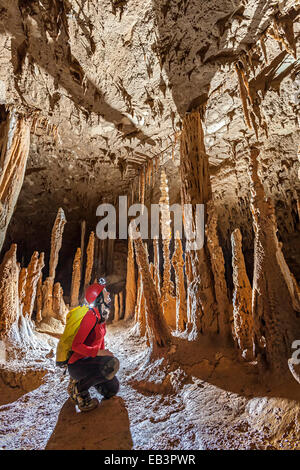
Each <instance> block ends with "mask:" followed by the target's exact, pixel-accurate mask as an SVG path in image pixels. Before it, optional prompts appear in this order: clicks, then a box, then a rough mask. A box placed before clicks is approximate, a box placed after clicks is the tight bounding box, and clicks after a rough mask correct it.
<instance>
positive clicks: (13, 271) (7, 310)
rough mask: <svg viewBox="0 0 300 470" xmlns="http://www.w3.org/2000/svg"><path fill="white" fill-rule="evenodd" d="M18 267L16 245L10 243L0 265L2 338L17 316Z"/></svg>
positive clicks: (0, 335) (0, 334)
mask: <svg viewBox="0 0 300 470" xmlns="http://www.w3.org/2000/svg"><path fill="white" fill-rule="evenodd" d="M18 280H19V267H18V265H17V245H15V244H13V245H11V247H10V249H9V250H8V251H7V252H6V253H5V255H4V258H3V261H2V263H1V265H0V337H1V338H3V337H4V336H5V335H6V334H7V332H8V331H9V330H10V328H11V327H12V325H13V324H14V322H15V321H16V320H17V318H18V312H19V297H18Z"/></svg>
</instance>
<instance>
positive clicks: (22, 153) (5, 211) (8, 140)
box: [0, 110, 31, 251]
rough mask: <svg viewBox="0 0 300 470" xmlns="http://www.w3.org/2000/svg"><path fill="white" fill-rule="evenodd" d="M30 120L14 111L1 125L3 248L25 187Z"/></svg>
mask: <svg viewBox="0 0 300 470" xmlns="http://www.w3.org/2000/svg"><path fill="white" fill-rule="evenodd" d="M30 127H31V119H30V117H28V118H26V117H24V116H21V115H19V114H18V113H17V112H16V111H15V110H11V111H10V112H7V113H6V116H5V120H4V122H2V123H1V124H0V168H1V175H0V204H1V207H0V251H1V249H2V246H3V242H4V239H5V234H6V230H7V227H8V224H9V222H10V219H11V217H12V214H13V212H14V209H15V205H16V202H17V200H18V196H19V193H20V190H21V188H22V184H23V180H24V174H25V169H26V164H27V158H28V152H29V145H30Z"/></svg>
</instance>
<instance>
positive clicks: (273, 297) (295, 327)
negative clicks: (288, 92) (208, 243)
mask: <svg viewBox="0 0 300 470" xmlns="http://www.w3.org/2000/svg"><path fill="white" fill-rule="evenodd" d="M258 155H259V150H258V149H257V148H255V147H252V148H251V150H250V158H249V163H250V165H249V177H250V189H251V211H252V217H253V228H254V233H255V240H254V274H253V296H252V314H253V319H254V344H255V353H256V355H257V357H258V359H259V361H260V363H261V364H263V365H265V366H267V367H269V368H270V370H271V371H272V372H275V373H278V374H281V373H282V372H284V371H286V370H287V360H288V358H289V357H291V352H292V350H291V345H292V343H293V341H294V340H296V339H298V338H299V337H300V336H299V335H300V326H299V320H298V319H297V317H296V312H295V309H294V299H293V298H292V296H291V294H290V290H289V288H288V280H287V279H286V276H285V271H284V270H282V268H281V263H280V260H282V258H283V255H282V252H281V247H280V245H279V243H278V239H277V236H276V232H277V224H276V218H275V212H274V207H273V205H272V203H271V200H270V199H266V198H265V193H264V188H263V185H262V183H261V181H260V179H259V176H258V160H257V157H258Z"/></svg>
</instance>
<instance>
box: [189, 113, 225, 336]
mask: <svg viewBox="0 0 300 470" xmlns="http://www.w3.org/2000/svg"><path fill="white" fill-rule="evenodd" d="M180 171H181V184H182V187H181V195H182V204H191V207H192V217H186V216H185V226H186V228H187V229H188V230H190V231H191V233H192V232H193V233H195V232H197V234H200V233H201V226H199V224H197V217H196V214H197V212H196V211H197V204H206V203H207V202H208V201H209V200H210V199H211V196H212V192H211V183H210V176H209V169H208V156H207V154H206V152H205V146H204V135H203V129H202V123H201V118H200V113H199V112H198V111H197V112H193V113H191V114H188V115H186V116H185V118H184V120H183V127H182V132H181V140H180ZM200 245H201V242H200ZM196 248H197V249H189V247H188V248H187V250H186V258H187V265H188V270H189V274H188V276H187V279H188V286H187V290H188V291H187V296H188V297H187V298H188V308H187V317H188V328H189V331H190V339H196V338H197V337H198V335H199V334H200V333H202V334H215V333H218V313H217V304H216V299H215V294H214V287H213V276H212V272H211V266H210V263H209V257H208V254H207V251H206V247H205V246H203V247H202V248H201V246H200V247H199V249H198V246H197V247H196Z"/></svg>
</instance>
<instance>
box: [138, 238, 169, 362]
mask: <svg viewBox="0 0 300 470" xmlns="http://www.w3.org/2000/svg"><path fill="white" fill-rule="evenodd" d="M134 245H135V252H136V259H137V263H138V266H139V269H140V273H141V278H142V285H143V293H144V296H145V301H146V323H147V325H148V334H149V341H150V345H151V349H152V352H153V353H154V354H157V353H159V348H161V347H165V346H167V345H168V344H170V343H171V335H170V331H169V328H168V326H167V324H166V322H165V319H164V316H163V312H162V307H161V305H160V302H159V299H158V297H157V294H156V290H155V285H154V282H153V279H152V277H151V274H150V269H149V262H148V259H147V253H146V250H145V247H144V245H143V242H142V239H141V238H137V239H135V240H134Z"/></svg>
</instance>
